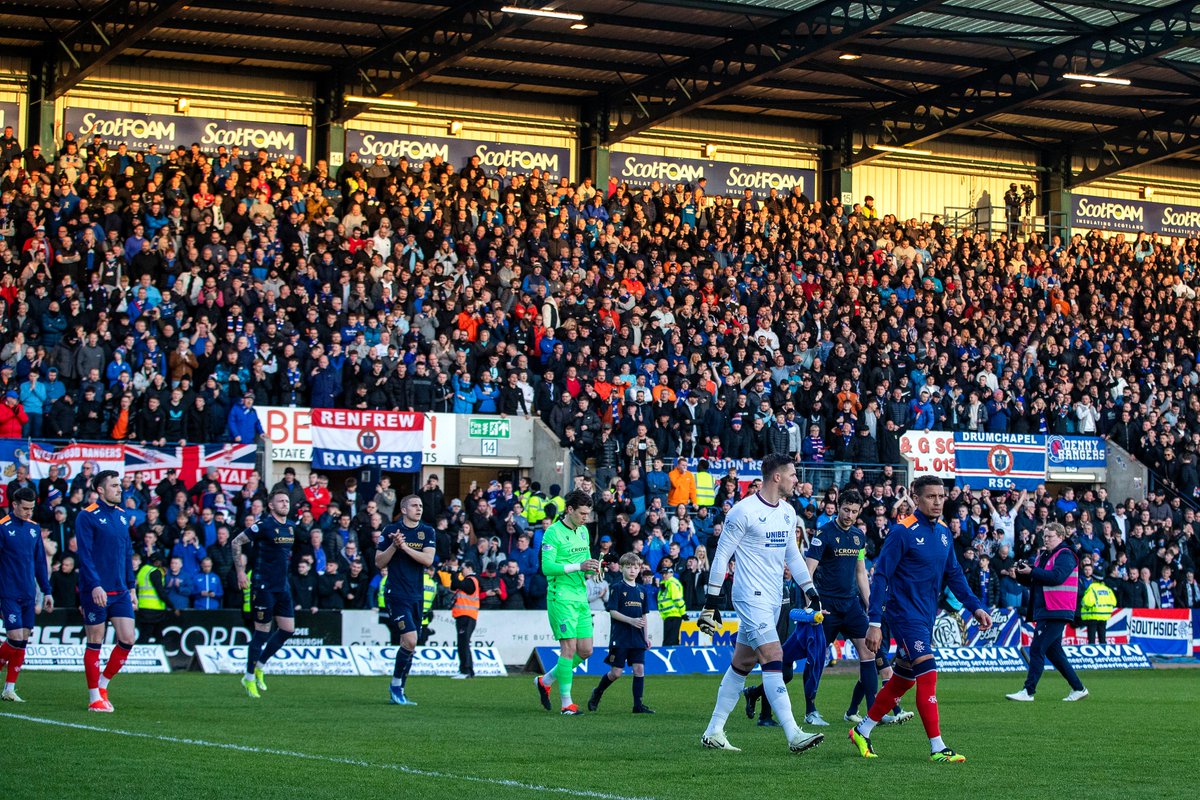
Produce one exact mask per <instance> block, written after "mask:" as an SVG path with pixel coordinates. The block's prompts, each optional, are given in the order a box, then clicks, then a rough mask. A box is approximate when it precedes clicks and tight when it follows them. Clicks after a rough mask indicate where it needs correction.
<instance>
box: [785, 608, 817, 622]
mask: <svg viewBox="0 0 1200 800" xmlns="http://www.w3.org/2000/svg"><path fill="white" fill-rule="evenodd" d="M788 619H790V620H791V621H792V622H797V623H800V622H803V623H808V624H810V625H820V624H821V623H822V622H824V621H825V614H824V612H822V611H821V610H820V609H815V608H793V609H792V610H791V611H789V612H788Z"/></svg>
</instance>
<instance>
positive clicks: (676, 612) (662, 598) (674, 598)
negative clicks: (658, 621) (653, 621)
mask: <svg viewBox="0 0 1200 800" xmlns="http://www.w3.org/2000/svg"><path fill="white" fill-rule="evenodd" d="M658 613H659V614H661V615H662V618H663V619H671V618H672V617H682V616H685V615H686V614H687V607H686V606H684V604H683V584H682V583H680V582H679V579H678V578H676V577H675V576H673V575H672V576H671V577H670V578H664V579H663V582H662V586H660V587H659V590H658Z"/></svg>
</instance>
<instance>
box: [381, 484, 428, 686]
mask: <svg viewBox="0 0 1200 800" xmlns="http://www.w3.org/2000/svg"><path fill="white" fill-rule="evenodd" d="M424 508H425V507H424V504H423V503H422V502H421V498H420V497H418V496H417V495H415V494H410V495H409V496H408V497H405V498H404V499H403V500H401V501H400V521H399V522H397V523H395V524H393V525H388V526H387V527H386V528H384V529H383V536H384V538H385V539H388V540H389V542H390V543H389V544H388V546H387V547H386V548H384V549H382V550H380V551H379V552H377V553H376V554H375V566H376V567H378V568H379V569H383V568H384V567H387V568H388V574H387V583H385V584H384V591H383V600H384V605H385V606H386V607H387V613H388V616H389V617H391V618H392V622H393V623H394V624H395V625H396V627H397V628H398V629H399V631H400V646H399V647H398V648H396V664H395V666H394V667H393V668H392V683H391V686H390V687H389V689H388V696H389V699H390V702H391V703H393V704H394V705H398V706H415V705H416V703H414V702H413V701H412V700H409V699H408V696H407V695H405V693H404V689H405V687H406V685H407V684H408V671H409V670H410V669H412V662H413V654H414V653H415V652H416V650H417V636H418V635H419V634H420V632H421V608H422V603H423V602H424V596H425V568H426V567H428V566H429V565H430V564H432V563H433V556H434V552H435V549H434V545H435V544H436V541H437V534H436V533H435V532H434V530H433V528H431V527H429V526H428V525H426V524H425V523H423V522H421V513H422V512H423V511H424Z"/></svg>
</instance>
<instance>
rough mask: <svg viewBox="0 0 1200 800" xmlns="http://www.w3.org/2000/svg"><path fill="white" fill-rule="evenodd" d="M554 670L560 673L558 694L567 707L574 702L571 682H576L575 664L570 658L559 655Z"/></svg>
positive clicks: (564, 706)
mask: <svg viewBox="0 0 1200 800" xmlns="http://www.w3.org/2000/svg"><path fill="white" fill-rule="evenodd" d="M554 671H555V672H556V673H557V674H558V694H559V696H560V698H561V699H562V707H563V708H566V707H567V706H569V705H571V704H572V700H571V684H573V683H574V682H575V664H574V663H573V662H572V661H571V660H570V659H566V658H563V657H562V656H559V657H558V663H557V664H556V665H555V666H554Z"/></svg>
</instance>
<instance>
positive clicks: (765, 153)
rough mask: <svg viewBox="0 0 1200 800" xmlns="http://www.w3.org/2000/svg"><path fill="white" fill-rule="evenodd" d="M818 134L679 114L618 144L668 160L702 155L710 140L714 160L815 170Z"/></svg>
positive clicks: (790, 126)
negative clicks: (669, 120) (703, 146)
mask: <svg viewBox="0 0 1200 800" xmlns="http://www.w3.org/2000/svg"><path fill="white" fill-rule="evenodd" d="M817 137H818V133H817V131H816V130H815V129H811V128H800V127H796V126H794V125H777V124H770V123H763V122H758V121H755V120H745V121H734V120H723V119H715V120H714V119H692V118H689V117H681V118H680V119H678V120H673V121H672V122H669V123H667V124H665V125H663V126H661V127H658V128H653V129H651V130H649V131H646V132H644V133H641V134H638V135H637V136H631V137H629V138H628V139H626V140H625V141H623V142H621V143H620V144H619V145H618V146H619V147H620V149H621V150H623V151H625V152H629V153H639V154H641V155H650V156H663V157H666V158H668V159H670V158H703V155H702V153H701V152H700V147H701V145H703V144H705V143H709V144H713V145H715V146H716V148H717V154H716V155H715V156H714V157H713V158H714V160H716V161H733V162H738V161H746V162H749V163H754V164H760V165H764V166H772V167H798V168H803V169H818V164H817V155H816V154H817V145H816V144H814V143H815V142H816V141H817Z"/></svg>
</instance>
